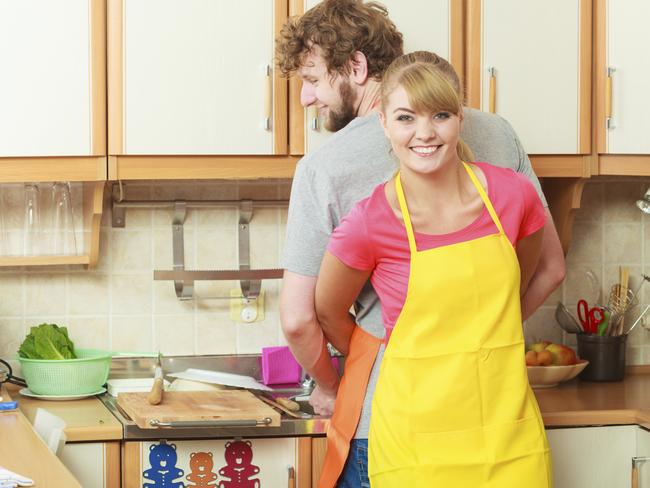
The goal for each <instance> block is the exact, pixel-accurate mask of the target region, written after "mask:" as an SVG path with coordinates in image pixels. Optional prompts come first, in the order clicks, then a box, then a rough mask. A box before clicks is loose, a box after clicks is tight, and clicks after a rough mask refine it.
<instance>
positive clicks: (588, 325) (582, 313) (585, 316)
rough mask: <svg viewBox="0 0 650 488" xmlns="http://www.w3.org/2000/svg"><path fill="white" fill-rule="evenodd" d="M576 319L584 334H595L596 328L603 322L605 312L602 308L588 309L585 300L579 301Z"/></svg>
mask: <svg viewBox="0 0 650 488" xmlns="http://www.w3.org/2000/svg"><path fill="white" fill-rule="evenodd" d="M578 318H579V319H580V323H581V324H582V330H584V331H585V333H587V334H596V333H597V332H598V326H599V325H600V324H601V323H602V322H603V320H605V311H604V310H603V309H602V307H594V308H589V305H588V304H587V301H586V300H580V301H578Z"/></svg>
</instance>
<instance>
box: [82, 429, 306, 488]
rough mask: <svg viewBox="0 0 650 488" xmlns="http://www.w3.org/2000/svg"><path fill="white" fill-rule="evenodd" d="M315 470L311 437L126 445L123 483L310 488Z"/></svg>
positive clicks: (162, 487)
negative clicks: (313, 468) (313, 467)
mask: <svg viewBox="0 0 650 488" xmlns="http://www.w3.org/2000/svg"><path fill="white" fill-rule="evenodd" d="M311 471H312V441H311V438H309V437H303V438H293V437H285V438H269V439H245V438H244V439H242V438H235V439H210V440H164V439H161V440H158V441H155V442H149V441H147V442H139V441H133V442H132V441H126V442H124V443H123V444H122V488H142V487H150V488H172V487H173V488H180V487H187V488H190V487H219V488H267V487H268V488H282V487H288V488H293V487H296V488H311V486H312V484H313V477H312V473H311ZM84 486H85V485H84ZM313 486H315V485H313Z"/></svg>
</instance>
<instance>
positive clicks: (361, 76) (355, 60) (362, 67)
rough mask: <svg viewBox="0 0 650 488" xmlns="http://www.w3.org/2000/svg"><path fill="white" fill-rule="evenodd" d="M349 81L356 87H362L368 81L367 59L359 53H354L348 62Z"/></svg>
mask: <svg viewBox="0 0 650 488" xmlns="http://www.w3.org/2000/svg"><path fill="white" fill-rule="evenodd" d="M348 64H349V68H350V79H351V80H352V81H353V82H355V83H356V84H357V85H363V84H364V83H365V82H366V81H367V80H368V59H366V55H365V54H363V53H362V52H361V51H355V53H354V54H353V55H352V58H350V61H348Z"/></svg>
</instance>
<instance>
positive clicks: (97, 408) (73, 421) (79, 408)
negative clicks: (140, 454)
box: [7, 385, 122, 442]
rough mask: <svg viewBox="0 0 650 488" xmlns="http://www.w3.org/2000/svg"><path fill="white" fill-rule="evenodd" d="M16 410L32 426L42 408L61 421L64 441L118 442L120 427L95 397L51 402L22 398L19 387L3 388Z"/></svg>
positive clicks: (120, 433) (120, 432) (120, 435)
mask: <svg viewBox="0 0 650 488" xmlns="http://www.w3.org/2000/svg"><path fill="white" fill-rule="evenodd" d="M7 389H8V390H9V392H10V394H11V395H12V396H13V398H14V399H15V400H18V408H20V410H21V412H22V413H23V414H24V415H25V417H27V419H28V420H29V421H30V422H31V423H34V417H35V416H36V410H37V409H39V408H43V409H45V410H47V411H48V412H50V413H51V414H52V415H56V416H57V417H59V418H61V419H62V420H63V421H64V422H65V423H66V427H65V429H64V433H65V437H66V442H82V441H111V440H120V439H122V424H120V422H119V421H118V420H117V419H116V418H115V417H114V416H113V415H112V414H111V413H110V412H109V411H108V410H107V409H106V407H104V405H103V404H102V402H100V401H99V400H98V399H97V398H95V397H91V398H85V399H83V400H74V401H69V402H52V401H46V400H38V399H36V398H29V397H24V396H22V395H20V394H19V393H18V390H19V388H18V387H15V386H13V385H10V386H8V387H7Z"/></svg>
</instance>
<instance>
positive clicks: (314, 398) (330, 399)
mask: <svg viewBox="0 0 650 488" xmlns="http://www.w3.org/2000/svg"><path fill="white" fill-rule="evenodd" d="M335 401H336V393H334V394H332V393H327V392H326V391H325V390H323V389H322V388H321V387H320V386H318V385H316V388H314V391H312V392H311V396H310V397H309V404H310V405H311V406H312V407H314V412H315V413H316V414H317V415H332V414H333V413H334V402H335Z"/></svg>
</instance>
